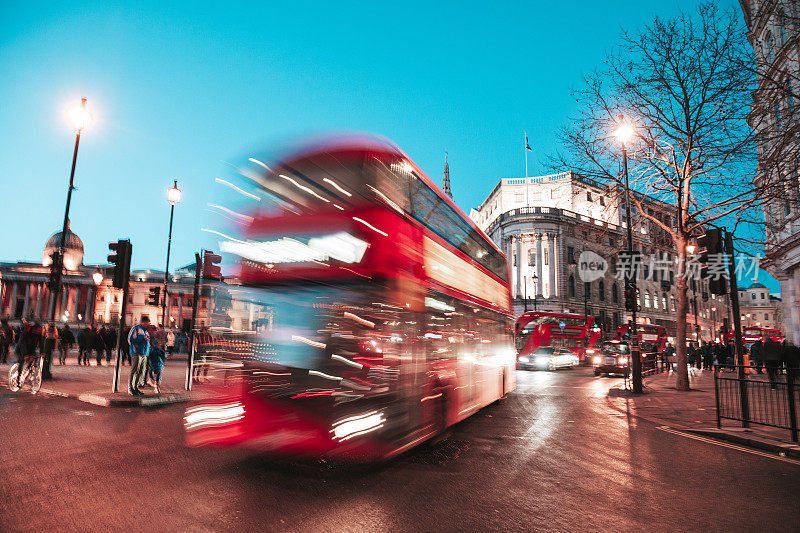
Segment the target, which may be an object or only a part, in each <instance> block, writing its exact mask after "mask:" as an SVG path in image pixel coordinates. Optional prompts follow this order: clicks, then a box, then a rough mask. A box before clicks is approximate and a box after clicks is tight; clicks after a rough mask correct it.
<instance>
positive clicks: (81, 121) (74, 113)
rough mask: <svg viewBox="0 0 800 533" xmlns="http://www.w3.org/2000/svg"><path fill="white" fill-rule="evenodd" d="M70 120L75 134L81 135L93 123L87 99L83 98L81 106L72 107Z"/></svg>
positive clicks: (69, 112)
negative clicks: (87, 106) (87, 107)
mask: <svg viewBox="0 0 800 533" xmlns="http://www.w3.org/2000/svg"><path fill="white" fill-rule="evenodd" d="M68 114H69V120H70V122H71V123H72V127H73V128H74V129H75V133H81V132H83V130H84V129H85V128H86V127H88V126H89V124H91V123H92V114H91V113H90V112H89V110H88V109H86V98H81V103H80V105H76V106H73V107H71V108H70V109H69V110H68Z"/></svg>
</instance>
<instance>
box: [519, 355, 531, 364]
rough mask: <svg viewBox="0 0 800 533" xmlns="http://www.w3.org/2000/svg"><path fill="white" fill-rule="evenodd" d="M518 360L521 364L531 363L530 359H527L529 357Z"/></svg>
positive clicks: (521, 357)
mask: <svg viewBox="0 0 800 533" xmlns="http://www.w3.org/2000/svg"><path fill="white" fill-rule="evenodd" d="M517 360H518V361H519V362H520V363H529V362H530V359H529V358H527V357H525V356H520V357H518V358H517Z"/></svg>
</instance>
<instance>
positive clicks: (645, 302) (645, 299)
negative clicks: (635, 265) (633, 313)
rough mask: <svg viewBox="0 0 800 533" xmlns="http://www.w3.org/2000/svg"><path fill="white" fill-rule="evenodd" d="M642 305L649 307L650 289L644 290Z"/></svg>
mask: <svg viewBox="0 0 800 533" xmlns="http://www.w3.org/2000/svg"><path fill="white" fill-rule="evenodd" d="M644 306H645V307H646V308H648V309H649V308H650V291H644Z"/></svg>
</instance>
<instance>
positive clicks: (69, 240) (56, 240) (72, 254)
mask: <svg viewBox="0 0 800 533" xmlns="http://www.w3.org/2000/svg"><path fill="white" fill-rule="evenodd" d="M60 247H61V232H60V231H59V232H56V233H53V235H51V236H50V238H49V239H47V243H46V244H45V245H44V254H43V255H42V265H43V266H50V265H51V264H53V258H52V254H53V252H55V251H57V250H58V249H59V248H60ZM82 264H83V241H82V240H81V238H80V237H78V236H77V235H76V234H75V233H73V232H72V231H71V230H70V229H69V222H67V234H66V237H65V239H64V266H65V267H66V268H67V270H76V269H77V268H78V267H79V266H81V265H82Z"/></svg>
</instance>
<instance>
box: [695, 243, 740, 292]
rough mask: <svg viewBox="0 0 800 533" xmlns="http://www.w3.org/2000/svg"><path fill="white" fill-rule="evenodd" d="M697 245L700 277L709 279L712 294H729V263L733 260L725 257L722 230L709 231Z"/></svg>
mask: <svg viewBox="0 0 800 533" xmlns="http://www.w3.org/2000/svg"><path fill="white" fill-rule="evenodd" d="M697 245H698V248H699V252H700V257H699V261H700V276H701V277H703V278H709V279H708V290H709V292H711V294H728V284H727V278H728V276H727V274H728V273H727V266H728V261H730V260H732V258H731V257H727V258H726V256H725V249H724V247H723V241H722V230H721V229H719V228H709V229H707V230H706V232H705V234H704V235H701V236H700V237H698V238H697ZM725 259H727V260H728V261H726V260H725Z"/></svg>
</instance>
